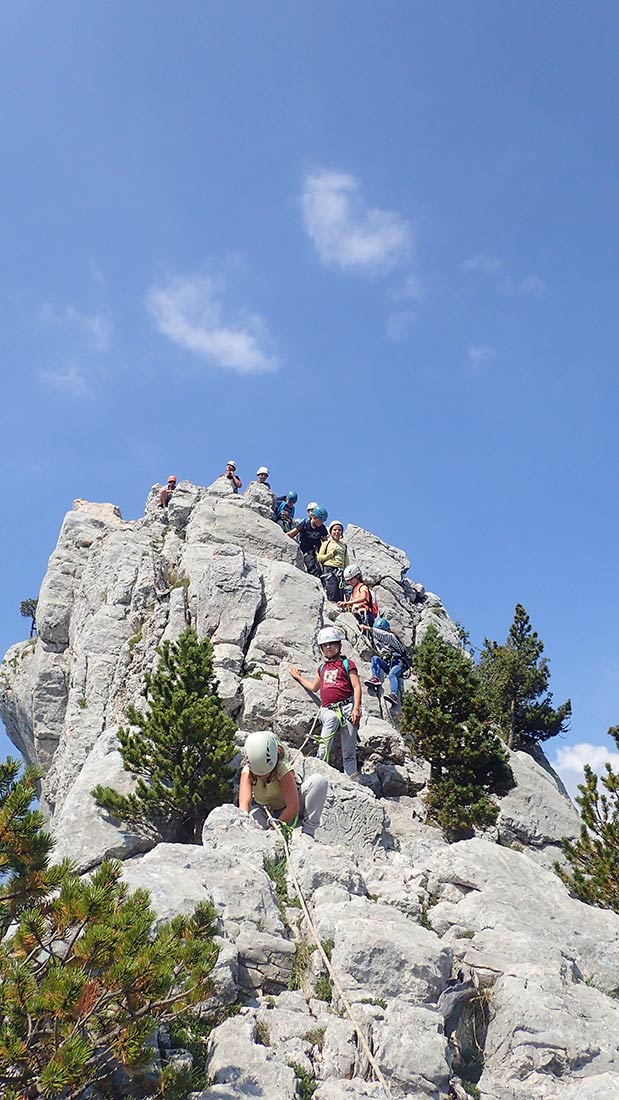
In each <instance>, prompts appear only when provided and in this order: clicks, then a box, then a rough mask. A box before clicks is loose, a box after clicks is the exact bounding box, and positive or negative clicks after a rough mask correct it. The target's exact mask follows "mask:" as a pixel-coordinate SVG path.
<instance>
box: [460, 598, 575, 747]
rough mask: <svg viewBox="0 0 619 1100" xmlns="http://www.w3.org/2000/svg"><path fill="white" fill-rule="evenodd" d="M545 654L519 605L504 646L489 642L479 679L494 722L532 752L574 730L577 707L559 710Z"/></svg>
mask: <svg viewBox="0 0 619 1100" xmlns="http://www.w3.org/2000/svg"><path fill="white" fill-rule="evenodd" d="M543 652H544V643H543V642H542V641H541V640H540V638H539V636H538V634H537V632H536V631H535V630H533V629H532V627H531V621H530V619H529V616H528V615H527V613H526V611H525V609H524V607H523V606H522V604H519V603H518V604H516V608H515V612H514V621H513V623H512V625H511V626H510V628H509V634H508V636H507V639H506V641H505V643H504V645H499V643H498V642H491V641H489V640H488V638H486V639H485V641H484V647H483V649H482V652H481V655H480V659H479V675H480V677H481V681H482V685H483V688H484V692H485V695H486V699H487V702H488V706H489V708H490V714H491V717H492V720H493V721H494V722H495V723H496V725H497V727H498V729H499V731H500V733H501V736H502V738H503V740H504V741H505V742H506V743H507V744H508V745H509V747H510V748H512V749H520V748H528V747H530V746H531V745H535V744H537V743H538V742H539V741H546V740H547V739H548V738H549V737H554V736H555V735H556V734H558V733H563V732H565V731H566V730H567V729H568V727H569V722H570V716H571V713H572V704H571V702H570V700H569V699H568V700H567V701H566V702H565V703H562V704H561V706H560V707H557V708H556V710H555V709H554V708H553V706H552V693H551V692H550V691H549V690H548V685H549V683H550V669H549V667H548V658H547V657H543V656H542V654H543Z"/></svg>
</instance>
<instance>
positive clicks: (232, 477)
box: [223, 459, 243, 493]
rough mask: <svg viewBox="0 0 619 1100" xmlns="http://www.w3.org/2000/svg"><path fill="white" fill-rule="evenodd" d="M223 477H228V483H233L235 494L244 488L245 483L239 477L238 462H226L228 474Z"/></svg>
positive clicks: (231, 460)
mask: <svg viewBox="0 0 619 1100" xmlns="http://www.w3.org/2000/svg"><path fill="white" fill-rule="evenodd" d="M223 477H227V478H228V481H231V482H232V492H233V493H238V491H239V489H240V488H242V485H243V482H242V481H241V479H240V477H238V475H237V472H236V462H234V460H233V459H230V460H229V461H228V462H226V472H225V474H223Z"/></svg>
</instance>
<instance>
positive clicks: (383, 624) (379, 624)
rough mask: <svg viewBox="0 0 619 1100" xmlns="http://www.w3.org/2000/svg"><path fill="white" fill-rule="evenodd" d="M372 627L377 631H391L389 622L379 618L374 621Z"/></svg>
mask: <svg viewBox="0 0 619 1100" xmlns="http://www.w3.org/2000/svg"><path fill="white" fill-rule="evenodd" d="M374 626H375V627H376V629H377V630H391V627H390V626H389V620H388V619H383V618H381V617H380V616H379V617H378V619H374Z"/></svg>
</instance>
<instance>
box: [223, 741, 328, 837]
mask: <svg viewBox="0 0 619 1100" xmlns="http://www.w3.org/2000/svg"><path fill="white" fill-rule="evenodd" d="M243 755H244V766H243V768H242V770H241V779H240V783H239V809H241V810H244V811H245V813H247V814H249V815H250V817H251V818H252V820H253V821H255V822H256V824H257V825H259V826H260V827H261V828H262V829H268V828H270V827H271V825H272V822H271V820H270V818H275V819H276V820H277V821H279V822H281V823H282V824H283V825H290V826H291V828H294V827H295V825H296V824H297V823H298V822H299V823H300V824H301V827H302V830H303V832H304V833H305V834H306V836H311V837H313V836H314V833H315V832H316V829H317V828H318V826H319V825H320V816H321V814H322V810H323V807H324V804H325V799H326V797H327V791H328V789H329V784H328V783H327V780H326V779H325V777H324V776H323V775H316V774H315V775H308V777H307V779H304V780H303V782H302V783H301V786H300V787H298V786H297V781H296V777H295V774H294V768H293V766H292V763H291V762H290V758H289V757H288V754H287V752H286V749H285V747H284V745H283V744H282V742H281V741H280V740H279V738H277V737H276V736H275V734H273V733H270V732H268V731H266V730H256V731H255V732H254V733H250V734H249V736H248V738H247V740H246V741H245V748H244V754H243ZM269 815H270V816H269Z"/></svg>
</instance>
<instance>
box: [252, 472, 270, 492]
mask: <svg viewBox="0 0 619 1100" xmlns="http://www.w3.org/2000/svg"><path fill="white" fill-rule="evenodd" d="M268 476H269V471H268V468H267V467H266V466H259V467H258V469H257V470H256V480H257V481H258V482H259V484H260V485H266V487H267V489H270V488H271V486H270V485H269V483H268V481H267V478H268Z"/></svg>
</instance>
